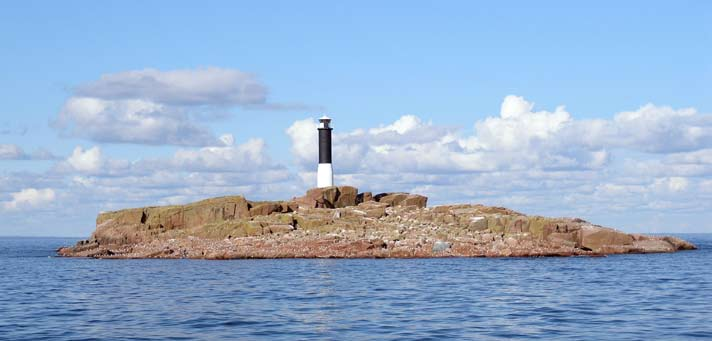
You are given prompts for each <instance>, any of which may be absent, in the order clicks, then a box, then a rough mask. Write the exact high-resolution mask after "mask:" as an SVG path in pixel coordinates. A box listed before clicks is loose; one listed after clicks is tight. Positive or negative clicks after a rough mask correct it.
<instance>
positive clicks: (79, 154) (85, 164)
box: [67, 146, 103, 173]
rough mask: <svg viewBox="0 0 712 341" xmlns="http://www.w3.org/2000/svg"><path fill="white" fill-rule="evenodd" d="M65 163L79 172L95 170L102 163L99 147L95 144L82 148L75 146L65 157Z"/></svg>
mask: <svg viewBox="0 0 712 341" xmlns="http://www.w3.org/2000/svg"><path fill="white" fill-rule="evenodd" d="M67 163H68V164H69V165H70V166H71V167H72V169H74V170H76V171H79V172H89V173H94V172H97V171H99V170H100V168H101V166H102V163H103V160H102V157H101V149H99V147H96V146H95V147H92V148H89V149H87V150H84V149H83V148H82V147H80V146H77V147H76V148H74V151H73V152H72V155H70V156H69V157H68V158H67Z"/></svg>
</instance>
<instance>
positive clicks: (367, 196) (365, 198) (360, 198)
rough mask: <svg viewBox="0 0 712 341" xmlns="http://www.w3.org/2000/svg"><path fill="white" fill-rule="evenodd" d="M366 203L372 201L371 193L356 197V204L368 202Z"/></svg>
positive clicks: (360, 194)
mask: <svg viewBox="0 0 712 341" xmlns="http://www.w3.org/2000/svg"><path fill="white" fill-rule="evenodd" d="M368 201H373V193H371V192H363V193H359V194H358V195H357V196H356V203H358V204H360V203H362V202H368Z"/></svg>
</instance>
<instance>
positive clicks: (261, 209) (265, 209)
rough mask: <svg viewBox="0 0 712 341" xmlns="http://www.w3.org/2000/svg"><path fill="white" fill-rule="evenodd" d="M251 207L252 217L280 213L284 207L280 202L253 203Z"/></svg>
mask: <svg viewBox="0 0 712 341" xmlns="http://www.w3.org/2000/svg"><path fill="white" fill-rule="evenodd" d="M250 206H251V207H250V217H256V216H261V215H270V214H272V213H280V212H282V210H283V207H284V205H282V203H280V202H259V203H251V204H250Z"/></svg>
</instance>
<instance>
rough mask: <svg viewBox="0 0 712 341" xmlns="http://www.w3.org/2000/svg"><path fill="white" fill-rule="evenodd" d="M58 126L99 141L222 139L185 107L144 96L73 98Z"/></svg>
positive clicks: (199, 143)
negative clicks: (119, 98) (170, 104)
mask: <svg viewBox="0 0 712 341" xmlns="http://www.w3.org/2000/svg"><path fill="white" fill-rule="evenodd" d="M54 125H55V127H57V128H59V129H60V130H61V131H63V132H64V133H66V134H69V135H71V136H79V137H84V138H88V139H90V140H93V141H97V142H116V143H138V144H153V145H160V144H171V145H184V146H202V145H210V144H216V143H217V141H218V140H217V138H215V136H214V135H213V134H212V133H211V132H210V131H209V130H208V129H207V128H205V127H204V126H203V125H202V124H200V123H198V122H197V121H196V120H193V119H191V117H190V115H189V113H188V112H187V111H186V109H185V108H179V107H172V106H166V105H164V104H160V103H155V102H151V101H146V100H143V99H122V100H105V99H100V98H92V97H72V98H70V99H68V100H67V102H66V103H65V104H64V106H63V107H62V110H61V111H60V113H59V117H58V119H57V121H56V122H55V124H54Z"/></svg>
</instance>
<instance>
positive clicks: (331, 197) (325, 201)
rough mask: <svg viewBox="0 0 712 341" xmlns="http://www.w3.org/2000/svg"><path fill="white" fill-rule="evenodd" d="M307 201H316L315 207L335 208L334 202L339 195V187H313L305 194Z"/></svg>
mask: <svg viewBox="0 0 712 341" xmlns="http://www.w3.org/2000/svg"><path fill="white" fill-rule="evenodd" d="M305 197H306V201H307V202H312V201H313V202H315V203H316V205H315V207H320V208H334V203H335V202H336V199H337V198H338V197H339V188H338V187H336V186H330V187H322V188H312V189H310V190H308V191H307V194H306V195H305Z"/></svg>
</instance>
